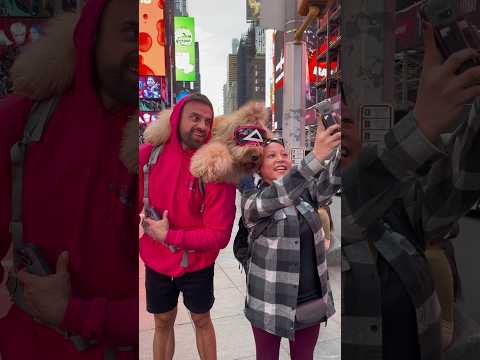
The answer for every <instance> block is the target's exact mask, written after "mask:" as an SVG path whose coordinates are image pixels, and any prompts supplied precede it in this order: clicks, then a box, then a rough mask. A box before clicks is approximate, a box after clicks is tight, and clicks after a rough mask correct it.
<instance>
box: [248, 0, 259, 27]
mask: <svg viewBox="0 0 480 360" xmlns="http://www.w3.org/2000/svg"><path fill="white" fill-rule="evenodd" d="M246 4H247V21H248V22H256V21H257V20H258V19H259V16H260V7H261V4H260V1H259V0H247V1H246Z"/></svg>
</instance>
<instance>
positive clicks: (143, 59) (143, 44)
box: [138, 1, 166, 76]
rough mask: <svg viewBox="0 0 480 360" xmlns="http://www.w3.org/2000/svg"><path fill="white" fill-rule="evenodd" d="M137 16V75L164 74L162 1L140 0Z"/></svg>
mask: <svg viewBox="0 0 480 360" xmlns="http://www.w3.org/2000/svg"><path fill="white" fill-rule="evenodd" d="M139 17H140V19H139V28H140V29H139V31H140V32H139V39H138V49H139V58H138V69H139V70H138V71H139V75H143V76H151V75H155V76H165V75H166V71H165V21H164V20H165V19H164V1H140V8H139Z"/></svg>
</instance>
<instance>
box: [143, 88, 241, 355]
mask: <svg viewBox="0 0 480 360" xmlns="http://www.w3.org/2000/svg"><path fill="white" fill-rule="evenodd" d="M212 122H213V108H212V105H211V103H210V101H209V100H208V98H207V97H205V96H204V95H200V94H194V95H191V96H189V97H186V98H184V99H183V100H182V101H180V102H179V103H178V104H177V105H176V106H175V108H174V109H173V113H172V115H171V116H170V125H171V129H172V131H171V135H170V138H169V139H168V141H167V142H166V144H165V145H164V146H163V147H162V150H161V152H160V155H159V157H158V159H157V161H156V163H155V165H153V166H152V167H151V169H150V171H149V176H148V180H149V182H148V183H149V185H148V190H149V191H148V201H149V207H150V208H153V209H155V211H156V212H157V214H159V216H160V217H161V220H159V221H154V220H152V219H149V218H146V219H145V225H146V231H145V233H144V234H143V236H142V237H141V240H140V256H141V258H142V259H143V261H144V262H145V264H146V270H145V286H146V292H147V311H148V312H150V313H152V314H154V316H155V337H154V358H155V359H156V360H158V359H162V360H163V359H168V360H170V359H172V357H173V353H174V346H175V344H174V343H175V341H174V332H173V325H174V322H175V317H176V314H177V303H178V295H179V294H180V292H182V294H183V301H184V304H185V306H186V307H187V309H188V310H189V311H190V312H191V315H192V319H193V322H194V324H195V330H196V338H197V348H198V352H199V354H200V357H201V358H202V359H207V360H211V359H216V340H215V331H214V329H213V324H212V321H211V318H210V309H211V307H212V306H213V303H214V295H213V274H214V263H215V259H216V258H217V256H218V253H219V250H220V249H223V248H225V247H226V246H227V244H228V241H229V239H230V234H231V231H232V226H233V221H234V218H235V191H236V190H235V187H234V186H233V185H227V184H219V183H208V184H205V186H204V190H203V191H202V190H201V187H202V185H201V184H199V180H198V178H195V177H193V176H192V174H191V173H190V170H189V169H190V161H191V158H192V156H193V154H194V153H195V151H196V150H197V149H198V148H199V147H200V146H201V145H203V144H204V143H206V142H207V141H208V140H209V139H210V136H211V127H212ZM152 149H153V146H152V145H145V146H144V147H142V148H141V149H140V156H139V163H140V169H141V170H142V169H143V166H144V165H145V164H147V163H148V161H149V158H150V154H151V152H152ZM139 173H140V176H139V177H140V183H139V189H140V191H139V195H140V196H139V197H140V208H142V205H143V194H144V191H143V189H144V178H143V172H142V171H140V172H139ZM169 246H173V247H175V248H176V249H177V251H175V252H172V251H171V249H170V248H169ZM185 254H186V255H185ZM184 256H186V257H187V260H188V261H187V263H185V258H184ZM182 259H183V264H182Z"/></svg>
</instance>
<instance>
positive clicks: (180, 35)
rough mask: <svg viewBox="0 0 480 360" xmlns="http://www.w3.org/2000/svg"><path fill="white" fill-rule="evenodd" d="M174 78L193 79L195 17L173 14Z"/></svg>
mask: <svg viewBox="0 0 480 360" xmlns="http://www.w3.org/2000/svg"><path fill="white" fill-rule="evenodd" d="M174 29H175V35H174V38H175V40H174V41H175V79H176V80H177V81H195V80H196V73H195V63H196V58H195V19H194V18H193V17H188V16H175V25H174Z"/></svg>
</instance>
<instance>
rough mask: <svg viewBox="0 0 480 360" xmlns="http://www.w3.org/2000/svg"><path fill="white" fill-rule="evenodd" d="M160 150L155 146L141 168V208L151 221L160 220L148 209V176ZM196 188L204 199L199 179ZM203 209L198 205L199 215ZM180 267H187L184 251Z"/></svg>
mask: <svg viewBox="0 0 480 360" xmlns="http://www.w3.org/2000/svg"><path fill="white" fill-rule="evenodd" d="M162 149H163V145H158V146H155V147H154V148H153V149H152V151H151V152H150V157H149V159H148V163H147V164H145V165H144V166H143V208H144V211H145V215H147V213H149V214H150V217H151V218H152V219H153V220H160V218H159V217H158V214H156V213H155V210H154V209H152V208H151V207H150V201H149V199H148V181H149V180H148V175H149V174H150V169H151V168H152V167H153V166H154V165H155V164H156V163H157V160H158V156H159V155H160V153H161V152H162ZM198 187H199V190H200V195H202V198H204V197H205V184H204V183H203V181H202V179H201V178H199V179H198ZM204 208H205V203H204V202H202V204H201V205H200V212H201V213H203V211H204V210H205V209H204ZM152 215H153V216H152ZM160 242H161V243H162V244H163V245H165V246H166V247H168V248H169V249H170V251H171V252H172V253H174V252H176V251H177V248H176V247H175V246H172V245H169V244H167V243H166V242H164V241H160ZM190 252H192V253H193V252H194V251H190ZM180 265H181V266H182V267H183V268H187V267H188V252H187V251H186V250H185V251H184V252H183V255H182V261H181V263H180Z"/></svg>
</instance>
